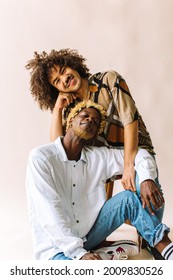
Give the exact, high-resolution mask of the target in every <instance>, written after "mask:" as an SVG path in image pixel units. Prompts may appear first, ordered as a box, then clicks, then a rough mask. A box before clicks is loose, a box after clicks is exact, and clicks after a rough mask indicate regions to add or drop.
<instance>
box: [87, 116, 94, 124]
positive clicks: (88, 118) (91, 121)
mask: <svg viewBox="0 0 173 280" xmlns="http://www.w3.org/2000/svg"><path fill="white" fill-rule="evenodd" d="M86 120H87V121H89V122H90V123H92V124H93V123H94V121H93V118H92V117H91V116H88V117H86Z"/></svg>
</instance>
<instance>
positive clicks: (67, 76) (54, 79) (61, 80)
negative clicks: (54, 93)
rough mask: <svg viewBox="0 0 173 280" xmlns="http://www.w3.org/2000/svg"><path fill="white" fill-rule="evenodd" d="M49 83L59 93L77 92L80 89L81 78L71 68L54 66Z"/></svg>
mask: <svg viewBox="0 0 173 280" xmlns="http://www.w3.org/2000/svg"><path fill="white" fill-rule="evenodd" d="M49 82H50V84H51V85H52V86H54V87H55V88H56V89H57V90H58V91H60V92H66V93H68V92H77V91H78V90H79V89H80V87H81V84H82V78H81V76H80V75H79V73H78V72H77V71H75V70H73V69H72V68H69V67H63V66H62V67H60V66H58V65H54V67H53V68H52V69H51V74H50V77H49Z"/></svg>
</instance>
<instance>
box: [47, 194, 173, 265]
mask: <svg viewBox="0 0 173 280" xmlns="http://www.w3.org/2000/svg"><path fill="white" fill-rule="evenodd" d="M125 220H130V221H131V224H132V225H133V226H134V227H136V229H137V230H138V232H139V233H140V235H141V236H143V237H144V239H145V240H146V241H147V242H148V243H149V244H150V245H151V246H152V247H154V246H155V245H156V244H157V243H158V242H159V241H161V240H162V238H163V236H164V235H165V233H166V232H169V231H170V229H169V228H168V227H167V226H166V225H164V224H162V223H160V221H159V219H158V218H157V216H156V215H154V216H152V217H151V215H150V214H149V213H148V212H147V211H146V210H145V209H143V208H142V205H141V202H140V200H139V198H138V196H137V195H136V194H135V193H132V192H131V191H122V192H120V193H118V194H117V195H115V196H113V197H112V198H111V199H109V200H108V201H107V202H105V204H104V205H103V207H102V208H101V210H100V213H99V215H98V217H97V219H96V221H95V223H94V225H93V227H92V228H91V230H90V231H89V232H88V234H87V236H86V238H87V241H86V242H85V243H84V248H85V249H86V250H87V251H89V250H91V249H93V248H94V247H95V246H97V245H98V244H99V243H100V242H102V241H103V240H105V239H106V237H107V236H108V235H109V234H111V233H112V232H113V231H114V230H116V229H117V228H118V227H119V226H121V225H122V224H123V223H124V222H125ZM51 259H52V260H70V258H67V257H65V255H64V254H63V253H58V254H56V255H55V256H54V257H53V258H51Z"/></svg>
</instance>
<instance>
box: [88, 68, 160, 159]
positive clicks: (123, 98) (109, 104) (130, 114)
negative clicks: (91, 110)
mask: <svg viewBox="0 0 173 280" xmlns="http://www.w3.org/2000/svg"><path fill="white" fill-rule="evenodd" d="M88 81H89V94H90V98H89V99H91V100H92V101H94V102H96V103H98V104H100V105H102V106H103V107H104V108H105V109H106V110H107V124H106V128H105V130H104V133H103V134H102V135H100V136H98V138H97V141H95V142H94V143H93V144H94V145H97V146H98V145H105V146H108V147H116V148H123V146H124V127H125V126H126V125H127V124H129V123H131V122H133V121H135V120H138V126H139V129H138V133H139V135H138V139H139V143H138V145H139V146H140V147H141V148H144V149H147V150H148V151H149V152H150V153H152V154H155V152H154V148H153V145H152V141H151V138H150V135H149V133H148V131H147V129H146V126H145V124H144V122H143V120H142V117H141V115H140V114H139V111H138V109H137V107H136V105H135V102H134V100H133V98H132V96H131V94H130V92H129V89H128V86H127V84H126V82H125V80H124V79H123V77H122V76H120V75H119V74H118V73H117V72H115V71H107V72H103V73H101V72H99V73H97V74H94V75H91V76H90V77H89V80H88Z"/></svg>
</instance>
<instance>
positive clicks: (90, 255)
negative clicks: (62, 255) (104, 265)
mask: <svg viewBox="0 0 173 280" xmlns="http://www.w3.org/2000/svg"><path fill="white" fill-rule="evenodd" d="M80 260H102V258H101V257H100V256H99V255H98V254H96V253H95V254H94V253H86V254H85V255H83V256H82V258H80Z"/></svg>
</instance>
